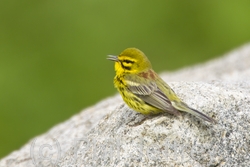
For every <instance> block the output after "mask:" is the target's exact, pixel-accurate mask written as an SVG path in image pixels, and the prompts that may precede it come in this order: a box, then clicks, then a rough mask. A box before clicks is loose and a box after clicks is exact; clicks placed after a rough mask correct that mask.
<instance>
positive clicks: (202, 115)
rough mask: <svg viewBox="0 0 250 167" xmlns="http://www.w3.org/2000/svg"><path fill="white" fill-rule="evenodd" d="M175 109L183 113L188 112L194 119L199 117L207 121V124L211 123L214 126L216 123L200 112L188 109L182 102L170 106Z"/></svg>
mask: <svg viewBox="0 0 250 167" xmlns="http://www.w3.org/2000/svg"><path fill="white" fill-rule="evenodd" d="M172 105H173V106H174V107H175V108H176V109H178V110H180V111H185V112H188V113H190V114H192V115H194V116H196V117H199V118H201V119H203V120H205V121H208V122H211V123H213V124H216V123H217V121H216V120H214V119H213V118H211V117H209V116H207V115H205V114H203V113H202V112H200V111H198V110H196V109H193V108H191V107H189V106H188V105H187V104H186V103H183V102H177V103H176V102H175V103H173V104H172Z"/></svg>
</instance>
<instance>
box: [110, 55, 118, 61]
mask: <svg viewBox="0 0 250 167" xmlns="http://www.w3.org/2000/svg"><path fill="white" fill-rule="evenodd" d="M107 59H108V60H112V61H119V60H118V57H117V56H114V55H108V57H107Z"/></svg>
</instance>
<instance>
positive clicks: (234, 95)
mask: <svg viewBox="0 0 250 167" xmlns="http://www.w3.org/2000/svg"><path fill="white" fill-rule="evenodd" d="M161 76H162V78H163V79H164V80H165V81H178V82H168V83H169V85H170V86H171V87H172V88H173V89H174V90H175V92H176V93H177V94H178V95H179V96H180V97H181V98H182V99H183V101H185V102H186V103H187V104H188V105H190V106H192V107H193V108H196V109H198V110H200V111H202V112H204V113H206V114H207V115H209V116H211V117H213V118H214V119H216V120H217V121H218V124H216V125H212V124H210V123H207V122H204V121H202V120H200V119H198V118H196V117H193V116H192V115H190V114H186V113H182V117H175V116H173V115H169V114H164V115H157V116H152V117H145V116H143V115H141V114H139V113H136V112H135V111H133V110H131V109H129V108H128V107H127V106H126V105H125V104H124V103H123V102H122V100H121V98H120V96H119V95H116V96H114V97H111V98H108V99H105V100H103V101H101V102H100V103H98V104H96V105H95V106H92V107H90V108H87V109H85V110H83V111H82V112H81V113H79V114H78V115H75V116H73V117H72V118H70V119H69V120H67V121H65V122H63V123H61V124H59V125H57V126H55V127H53V128H52V129H51V130H49V131H48V132H47V133H45V134H43V135H41V136H38V137H36V138H34V139H31V140H30V141H29V142H28V143H27V144H26V145H24V146H23V147H22V148H21V149H20V150H17V151H14V152H12V153H11V154H10V155H8V156H7V157H5V158H3V159H2V160H1V161H0V167H5V166H15V167H16V166H20V167H22V166H23V167H27V166H62V167H66V166H67V167H69V166H72V167H73V166H84V167H85V166H128V167H129V166H143V167H144V166H157V167H158V166H159V167H160V166H183V167H184V166H185V167H186V166H192V167H194V166H210V167H212V166H250V154H249V152H250V133H249V131H250V111H249V110H250V95H249V93H250V77H249V76H250V45H245V46H243V47H241V48H239V49H237V50H235V51H233V52H231V53H229V54H227V55H225V56H223V57H221V58H218V59H215V60H212V61H209V62H207V63H204V64H200V65H196V66H193V67H187V68H184V69H181V70H179V71H176V72H172V73H169V72H168V73H164V74H162V75H161ZM194 81H195V82H194Z"/></svg>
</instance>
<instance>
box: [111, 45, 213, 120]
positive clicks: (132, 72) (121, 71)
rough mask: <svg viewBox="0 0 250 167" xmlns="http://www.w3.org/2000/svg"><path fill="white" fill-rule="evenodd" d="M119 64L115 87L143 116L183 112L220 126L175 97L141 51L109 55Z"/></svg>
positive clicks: (132, 50) (131, 50) (133, 50)
mask: <svg viewBox="0 0 250 167" xmlns="http://www.w3.org/2000/svg"><path fill="white" fill-rule="evenodd" d="M107 59H108V60H112V61H114V62H115V72H116V75H115V78H114V85H115V87H116V88H117V89H118V91H119V93H120V94H121V96H122V98H123V100H124V101H125V103H126V104H127V105H128V106H129V107H130V108H132V109H133V110H135V111H137V112H140V113H142V114H146V115H147V114H158V113H160V112H168V113H171V114H174V115H177V116H178V115H180V112H179V111H185V112H188V113H190V114H193V115H195V116H197V117H199V118H202V119H203V120H205V121H208V122H211V123H216V121H215V120H214V119H212V118H210V117H209V116H207V115H205V114H203V113H201V112H200V111H197V110H195V109H193V108H191V107H189V106H188V105H187V104H186V103H184V102H183V101H181V99H180V98H179V97H178V96H177V95H176V94H175V92H174V91H173V90H172V89H171V88H170V86H169V85H168V84H167V83H165V82H164V81H163V80H162V79H161V78H160V77H159V76H158V75H157V73H156V72H154V70H153V69H152V66H151V63H150V61H149V60H148V58H147V57H146V55H145V54H144V53H143V52H142V51H140V50H139V49H137V48H127V49H125V50H124V51H123V52H122V53H121V54H120V55H118V56H113V55H109V56H108V58H107Z"/></svg>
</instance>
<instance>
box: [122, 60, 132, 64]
mask: <svg viewBox="0 0 250 167" xmlns="http://www.w3.org/2000/svg"><path fill="white" fill-rule="evenodd" d="M123 62H125V63H128V64H129V63H131V64H132V63H134V61H131V60H123Z"/></svg>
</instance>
